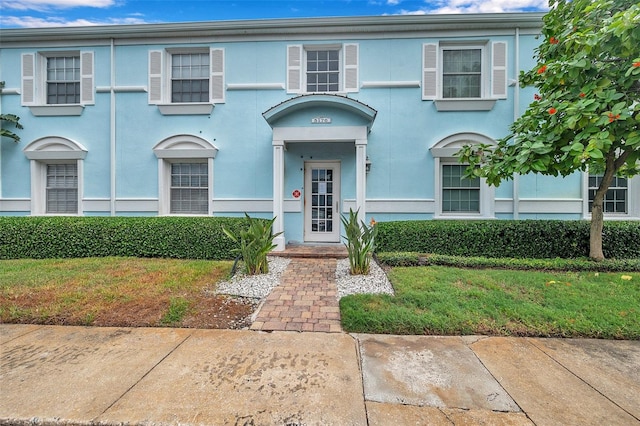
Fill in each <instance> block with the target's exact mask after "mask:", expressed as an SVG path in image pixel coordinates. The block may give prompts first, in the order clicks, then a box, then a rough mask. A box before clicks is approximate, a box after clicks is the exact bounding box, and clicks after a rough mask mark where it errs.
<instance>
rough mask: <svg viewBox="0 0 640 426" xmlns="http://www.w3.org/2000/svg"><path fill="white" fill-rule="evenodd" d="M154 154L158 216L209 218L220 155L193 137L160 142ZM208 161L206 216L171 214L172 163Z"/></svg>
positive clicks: (205, 143) (202, 141)
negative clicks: (156, 165)
mask: <svg viewBox="0 0 640 426" xmlns="http://www.w3.org/2000/svg"><path fill="white" fill-rule="evenodd" d="M153 152H154V154H155V155H156V157H157V158H158V215H160V216H208V215H211V214H213V163H214V161H213V160H214V159H215V157H216V155H217V153H218V148H216V147H215V146H214V145H213V144H211V143H210V142H208V141H206V140H204V139H202V138H200V137H198V136H193V135H175V136H171V137H169V138H166V139H164V140H162V141H161V142H159V143H158V144H157V145H156V146H155V147H154V148H153ZM190 161H207V173H208V182H207V184H208V192H209V193H208V196H207V200H208V207H207V214H206V215H199V214H173V213H171V193H170V192H171V163H177V162H190Z"/></svg>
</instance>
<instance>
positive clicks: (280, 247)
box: [273, 140, 286, 251]
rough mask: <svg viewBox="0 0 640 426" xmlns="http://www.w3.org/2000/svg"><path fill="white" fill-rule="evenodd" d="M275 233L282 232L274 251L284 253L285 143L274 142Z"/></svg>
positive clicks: (276, 240)
mask: <svg viewBox="0 0 640 426" xmlns="http://www.w3.org/2000/svg"><path fill="white" fill-rule="evenodd" d="M273 217H275V218H276V220H275V221H274V222H273V233H274V234H277V233H278V232H282V234H280V235H278V236H277V237H275V238H274V240H273V243H274V244H275V245H276V248H275V249H273V251H284V249H285V246H286V244H285V241H286V240H285V237H284V141H282V140H274V141H273Z"/></svg>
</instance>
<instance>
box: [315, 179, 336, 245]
mask: <svg viewBox="0 0 640 426" xmlns="http://www.w3.org/2000/svg"><path fill="white" fill-rule="evenodd" d="M333 213H334V212H333V170H332V169H324V168H318V169H312V170H311V230H312V231H313V232H328V233H330V232H332V231H333Z"/></svg>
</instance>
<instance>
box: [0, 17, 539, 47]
mask: <svg viewBox="0 0 640 426" xmlns="http://www.w3.org/2000/svg"><path fill="white" fill-rule="evenodd" d="M544 14H545V13H544V12H522V13H486V14H451V15H444V14H437V15H436V14H434V15H390V16H360V17H326V18H295V19H291V18H287V19H260V20H233V21H202V22H179V23H161V24H135V25H100V26H86V27H46V28H8V29H0V34H2V38H1V39H0V40H2V43H6V42H25V41H35V40H45V39H46V40H70V39H78V38H80V39H111V38H113V39H120V38H153V37H167V36H169V37H171V36H180V37H185V36H222V35H225V36H229V35H235V36H243V35H273V34H283V33H285V34H306V35H313V34H330V33H336V32H344V33H353V34H358V33H365V34H366V33H381V32H408V31H420V30H460V29H483V28H516V27H518V28H541V27H542V17H543V16H544Z"/></svg>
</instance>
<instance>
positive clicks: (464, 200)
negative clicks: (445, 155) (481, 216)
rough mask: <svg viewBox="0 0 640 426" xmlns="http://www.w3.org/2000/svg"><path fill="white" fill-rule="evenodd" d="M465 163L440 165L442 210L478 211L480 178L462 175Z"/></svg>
mask: <svg viewBox="0 0 640 426" xmlns="http://www.w3.org/2000/svg"><path fill="white" fill-rule="evenodd" d="M466 168H467V166H466V165H459V164H443V165H442V212H443V213H480V178H477V177H476V178H473V179H467V178H465V177H464V171H465V169H466Z"/></svg>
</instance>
